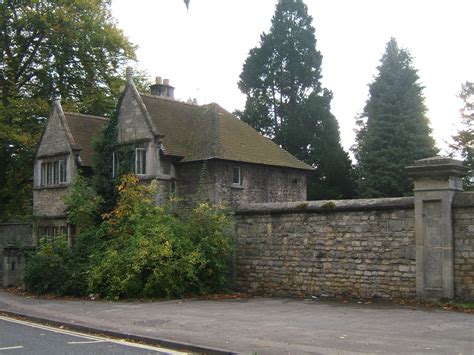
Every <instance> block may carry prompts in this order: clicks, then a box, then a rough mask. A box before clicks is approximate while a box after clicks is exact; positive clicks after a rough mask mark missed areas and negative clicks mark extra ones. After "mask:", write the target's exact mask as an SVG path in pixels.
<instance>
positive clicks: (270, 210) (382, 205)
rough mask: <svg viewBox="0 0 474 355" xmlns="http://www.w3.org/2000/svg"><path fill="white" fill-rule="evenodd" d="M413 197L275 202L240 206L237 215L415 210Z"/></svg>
mask: <svg viewBox="0 0 474 355" xmlns="http://www.w3.org/2000/svg"><path fill="white" fill-rule="evenodd" d="M414 206H415V204H414V198H413V197H394V198H376V199H358V200H323V201H301V202H273V203H254V204H245V205H240V206H239V207H238V208H237V210H236V212H235V213H236V214H280V213H305V212H311V213H328V212H342V211H344V212H347V211H367V210H394V209H407V210H408V209H414Z"/></svg>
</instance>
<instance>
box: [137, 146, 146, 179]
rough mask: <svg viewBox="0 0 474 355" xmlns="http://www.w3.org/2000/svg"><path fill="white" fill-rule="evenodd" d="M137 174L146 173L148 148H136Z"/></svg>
mask: <svg viewBox="0 0 474 355" xmlns="http://www.w3.org/2000/svg"><path fill="white" fill-rule="evenodd" d="M135 174H138V175H144V174H146V149H145V148H135Z"/></svg>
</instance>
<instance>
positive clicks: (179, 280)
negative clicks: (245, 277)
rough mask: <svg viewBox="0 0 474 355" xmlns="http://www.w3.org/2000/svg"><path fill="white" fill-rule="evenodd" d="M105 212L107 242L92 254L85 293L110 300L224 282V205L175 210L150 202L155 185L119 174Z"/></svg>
mask: <svg viewBox="0 0 474 355" xmlns="http://www.w3.org/2000/svg"><path fill="white" fill-rule="evenodd" d="M118 190H119V201H118V204H117V206H116V208H115V209H114V210H113V211H111V213H109V214H107V215H106V216H105V218H106V219H105V221H104V222H103V224H102V227H101V230H102V233H103V234H104V235H105V236H106V239H107V246H106V247H105V248H104V249H103V250H102V251H101V252H99V253H95V255H94V257H93V262H92V267H91V269H90V274H89V289H90V292H93V293H98V294H100V295H101V296H105V297H108V298H112V299H117V298H123V297H181V296H185V295H189V294H198V293H204V292H209V291H217V290H221V289H223V288H225V287H226V286H227V281H228V274H229V260H230V253H231V243H230V238H229V233H227V232H228V230H227V229H228V227H229V220H228V217H227V216H226V214H225V210H224V209H222V208H219V207H217V206H211V205H210V204H207V203H200V204H197V205H196V207H195V208H193V209H191V210H184V211H181V213H179V214H177V213H175V210H176V209H175V208H173V206H172V205H171V204H169V205H166V206H157V205H156V204H155V196H156V184H155V183H152V184H151V185H150V186H144V185H140V184H139V183H138V179H137V178H136V177H135V176H133V175H128V176H125V177H123V178H122V183H121V184H120V185H119V187H118Z"/></svg>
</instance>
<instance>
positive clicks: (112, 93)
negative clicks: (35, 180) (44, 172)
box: [0, 0, 135, 219]
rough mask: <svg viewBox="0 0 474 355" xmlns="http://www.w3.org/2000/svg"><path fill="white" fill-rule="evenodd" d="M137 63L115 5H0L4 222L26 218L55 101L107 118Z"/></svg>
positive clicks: (53, 1)
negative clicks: (125, 68) (128, 67)
mask: <svg viewBox="0 0 474 355" xmlns="http://www.w3.org/2000/svg"><path fill="white" fill-rule="evenodd" d="M134 57H135V52H134V46H133V45H132V44H131V43H130V42H129V41H128V40H127V38H126V37H125V36H124V35H123V33H122V32H121V30H119V29H118V28H117V26H116V23H115V21H114V19H113V18H112V16H111V12H110V1H109V0H77V1H57V0H42V1H0V161H1V162H2V168H1V169H0V219H2V218H8V217H10V216H12V215H23V214H26V213H28V207H30V206H31V179H32V173H33V169H32V163H33V157H34V151H35V147H36V144H37V142H38V139H39V134H40V132H41V130H42V128H43V124H44V121H45V120H44V118H45V117H46V116H47V115H48V112H49V109H50V102H51V99H52V97H53V96H54V95H55V94H57V95H60V96H61V97H62V103H63V107H64V108H65V109H66V110H74V111H80V112H82V113H89V114H97V115H103V114H106V113H109V112H110V111H111V110H112V109H113V107H114V102H115V98H116V96H117V92H118V91H119V87H120V85H121V84H122V83H123V80H121V78H120V77H119V76H118V70H119V69H120V67H121V66H122V65H123V64H125V63H126V62H127V61H128V60H129V59H133V58H134Z"/></svg>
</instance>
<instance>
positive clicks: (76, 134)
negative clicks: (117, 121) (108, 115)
mask: <svg viewBox="0 0 474 355" xmlns="http://www.w3.org/2000/svg"><path fill="white" fill-rule="evenodd" d="M64 117H65V119H66V122H67V125H68V127H69V130H70V132H71V135H72V137H73V139H74V142H72V143H73V148H74V149H78V150H80V157H81V161H82V165H83V166H92V158H93V155H94V148H93V147H92V141H93V139H94V138H95V137H97V136H98V135H99V133H100V131H101V130H102V128H103V127H104V126H105V124H106V123H107V119H105V118H102V117H97V116H90V115H83V114H80V113H70V112H65V113H64Z"/></svg>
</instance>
